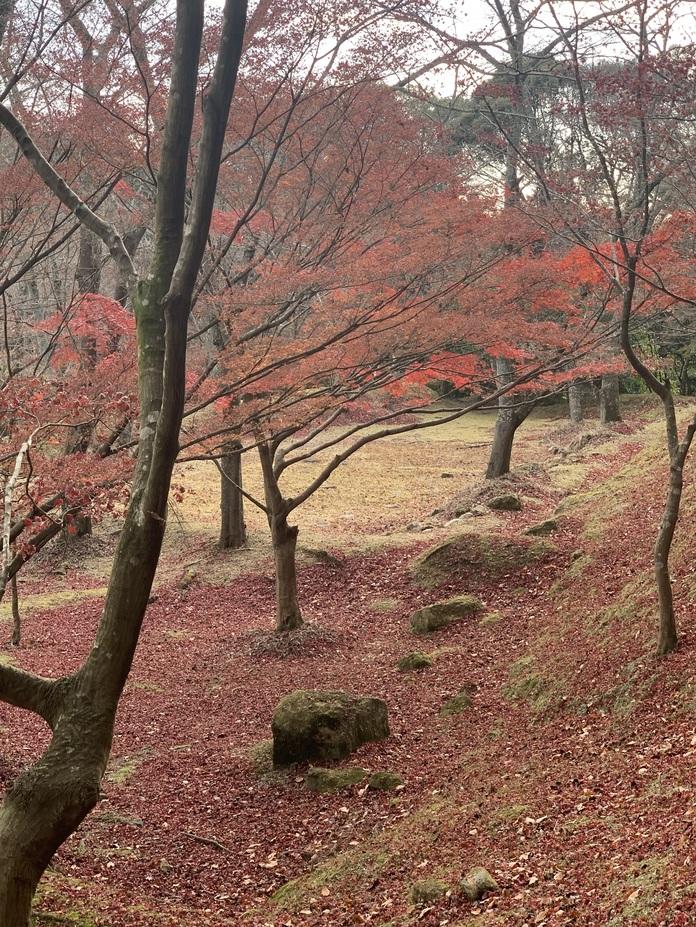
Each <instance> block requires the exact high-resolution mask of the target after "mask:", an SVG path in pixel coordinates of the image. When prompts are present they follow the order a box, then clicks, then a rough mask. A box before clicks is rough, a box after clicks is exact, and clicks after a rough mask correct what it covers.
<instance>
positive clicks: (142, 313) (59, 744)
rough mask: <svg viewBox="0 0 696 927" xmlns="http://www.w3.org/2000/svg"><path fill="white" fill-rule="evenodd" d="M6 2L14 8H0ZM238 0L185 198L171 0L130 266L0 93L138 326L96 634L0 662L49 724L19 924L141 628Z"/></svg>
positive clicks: (26, 785) (185, 29)
mask: <svg viewBox="0 0 696 927" xmlns="http://www.w3.org/2000/svg"><path fill="white" fill-rule="evenodd" d="M10 12H11V11H10ZM245 19H246V4H245V2H244V0H227V2H226V4H225V8H224V13H223V21H222V26H221V29H220V39H219V44H218V47H217V55H216V60H215V64H214V66H213V71H212V74H211V75H210V81H209V84H208V87H207V90H206V95H205V105H204V107H203V116H202V119H203V130H202V135H201V141H200V146H199V150H198V156H197V159H196V164H195V169H194V176H193V187H192V191H191V197H190V204H189V205H188V216H187V215H186V207H187V183H186V180H187V173H188V167H189V158H190V154H191V131H192V125H193V120H194V114H195V107H196V103H197V101H198V99H199V54H200V47H201V38H202V34H203V27H204V22H203V4H202V3H189V2H184V0H179V2H178V3H177V9H176V31H175V38H174V45H173V48H172V54H171V67H172V71H171V81H170V86H169V102H168V107H167V115H166V121H165V124H164V131H163V135H162V143H161V150H160V157H159V168H158V192H157V215H156V222H155V245H154V251H153V257H152V260H151V263H150V266H149V268H148V272H147V274H146V275H145V276H142V277H140V278H138V277H137V276H136V274H135V271H134V269H133V265H132V261H131V258H130V255H129V254H128V251H127V250H126V248H125V246H124V244H123V241H122V238H121V237H120V235H119V234H118V232H117V231H116V229H115V228H114V227H113V226H112V225H111V224H109V223H108V222H106V221H105V220H104V219H102V218H100V217H99V216H98V215H97V214H96V213H95V212H94V211H93V210H91V209H90V208H89V207H88V206H87V204H86V203H85V202H84V201H83V200H82V199H81V198H80V197H79V196H78V195H77V193H76V192H75V191H74V190H73V189H72V188H71V187H70V186H69V185H68V184H67V183H66V182H65V180H64V179H63V178H62V177H61V176H60V174H59V173H58V172H57V171H56V170H55V168H54V167H52V166H51V165H50V164H49V162H48V161H47V160H46V159H45V158H44V157H43V155H42V154H41V152H40V151H39V149H38V148H37V146H36V145H35V143H34V141H33V139H32V138H31V136H30V135H29V134H28V132H27V131H26V129H25V127H24V126H23V125H22V123H21V122H20V121H19V120H18V119H17V118H16V116H15V115H14V114H13V112H12V111H11V110H10V109H9V108H8V107H7V105H6V104H4V103H3V104H2V105H0V124H1V125H2V126H3V127H4V128H5V129H6V130H7V131H8V132H9V133H10V135H11V136H12V138H13V139H14V140H15V142H16V144H17V145H18V147H19V149H20V150H21V152H22V154H23V155H24V157H25V158H26V159H27V160H28V161H29V163H30V164H31V165H32V167H33V169H34V170H35V171H36V173H37V174H38V176H39V177H40V178H41V179H42V180H43V181H44V183H45V184H46V185H47V186H48V187H49V189H50V190H51V191H52V192H53V194H54V195H55V196H56V198H57V199H58V200H60V202H61V203H62V205H63V206H64V207H65V208H67V209H69V210H71V211H72V212H74V214H75V215H76V217H77V218H78V219H79V221H80V222H81V223H82V224H83V225H84V226H85V227H86V228H87V229H88V230H89V231H90V232H92V233H93V234H95V235H96V236H98V237H99V238H100V239H101V240H102V241H103V242H104V244H105V245H106V247H107V249H108V251H109V253H110V255H111V256H112V258H113V260H114V261H115V262H116V263H117V265H118V266H119V267H120V268H121V269H122V270H123V272H124V273H127V275H128V278H129V280H130V289H131V294H132V299H133V305H134V309H135V318H136V326H137V333H138V352H139V354H138V356H139V360H138V366H139V376H140V379H139V393H140V434H139V440H138V457H137V462H136V468H135V475H134V479H133V484H132V487H131V498H130V503H129V506H128V511H127V513H126V517H125V521H124V526H123V530H122V532H121V535H120V538H119V541H118V546H117V550H116V554H115V558H114V563H113V568H112V573H111V578H110V582H109V587H108V591H107V595H106V601H105V605H104V610H103V613H102V617H101V620H100V623H99V627H98V630H97V634H96V637H95V641H94V646H93V647H92V649H91V651H90V652H89V654H88V656H87V658H86V659H85V662H84V663H83V665H82V666H81V667H80V669H79V670H78V671H77V672H76V673H74V674H72V675H71V676H68V677H65V678H63V679H59V680H49V679H44V678H42V677H39V676H35V675H33V674H31V673H27V672H24V671H21V670H18V669H15V668H13V667H10V666H5V665H2V666H0V698H2V699H3V701H5V702H6V703H9V704H11V705H16V706H18V707H20V708H24V709H27V710H29V711H33V712H35V713H36V714H38V715H40V716H41V717H43V718H44V719H45V721H46V722H47V723H48V724H49V726H50V727H51V730H52V734H51V739H50V743H49V746H48V747H47V749H46V751H45V752H44V754H43V756H42V757H41V758H40V759H39V760H38V761H37V762H36V763H35V764H34V765H33V766H32V767H30V768H29V769H27V770H26V771H25V772H23V773H22V774H21V775H20V776H19V778H18V779H17V780H16V781H15V783H14V784H13V786H12V787H11V789H10V790H9V791H8V793H7V795H6V797H5V800H4V802H3V804H2V807H1V808H0V921H2V923H3V924H6V925H7V927H26V925H27V924H28V923H29V914H30V907H31V899H32V896H33V893H34V891H35V889H36V886H37V884H38V882H39V879H40V878H41V875H42V873H43V871H44V869H45V868H46V866H47V865H48V863H49V862H50V860H51V857H52V856H53V854H54V853H55V851H56V849H57V848H58V847H59V846H60V844H61V843H62V842H63V841H64V840H65V839H66V837H67V836H69V834H70V833H72V832H73V831H74V829H75V828H76V827H77V826H78V824H79V823H80V822H81V821H82V819H83V818H84V817H85V815H86V814H87V813H88V812H89V811H90V810H91V808H92V807H93V806H94V804H95V803H96V802H97V800H98V797H99V783H100V781H101V777H102V775H103V772H104V769H105V766H106V762H107V759H108V755H109V749H110V745H111V738H112V732H113V724H114V718H115V715H116V709H117V707H118V702H119V699H120V696H121V692H122V690H123V686H124V684H125V681H126V678H127V675H128V672H129V670H130V666H131V662H132V659H133V655H134V652H135V648H136V645H137V641H138V636H139V632H140V626H141V622H142V619H143V616H144V613H145V609H146V606H147V600H148V597H149V594H150V588H151V584H152V580H153V577H154V573H155V569H156V566H157V561H158V558H159V552H160V548H161V543H162V537H163V533H164V525H165V519H166V505H167V495H168V490H169V484H170V480H171V474H172V468H173V466H174V461H175V459H176V454H177V450H178V434H179V428H180V424H181V416H182V413H183V407H184V396H185V371H186V337H187V323H188V316H189V312H190V308H191V302H192V298H193V292H194V285H195V280H196V275H197V273H198V270H199V268H200V265H201V262H202V258H203V252H204V249H205V244H206V237H207V234H208V229H209V225H210V218H211V215H212V210H213V205H214V197H215V190H216V185H217V177H218V169H219V163H220V158H221V155H222V148H223V143H224V137H225V128H226V124H227V117H228V112H229V108H230V104H231V100H232V95H233V92H234V87H235V81H236V76H237V70H238V67H239V61H240V57H241V53H242V41H243V35H244V26H245Z"/></svg>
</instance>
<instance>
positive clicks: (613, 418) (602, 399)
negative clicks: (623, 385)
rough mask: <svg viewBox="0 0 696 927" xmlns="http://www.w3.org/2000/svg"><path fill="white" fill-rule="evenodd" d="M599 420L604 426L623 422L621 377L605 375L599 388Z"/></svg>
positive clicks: (610, 374)
mask: <svg viewBox="0 0 696 927" xmlns="http://www.w3.org/2000/svg"><path fill="white" fill-rule="evenodd" d="M599 420H600V422H601V423H602V425H610V424H611V423H612V422H620V421H621V406H620V403H619V375H618V374H617V373H605V374H604V376H603V377H602V382H601V385H600V387H599Z"/></svg>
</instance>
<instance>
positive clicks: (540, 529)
mask: <svg viewBox="0 0 696 927" xmlns="http://www.w3.org/2000/svg"><path fill="white" fill-rule="evenodd" d="M554 531H558V522H557V521H556V519H555V518H547V519H546V520H545V521H540V522H539V524H538V525H530V526H529V528H527V529H526V530H525V532H524V533H525V534H531V535H532V536H533V537H543V536H545V535H547V534H553V532H554Z"/></svg>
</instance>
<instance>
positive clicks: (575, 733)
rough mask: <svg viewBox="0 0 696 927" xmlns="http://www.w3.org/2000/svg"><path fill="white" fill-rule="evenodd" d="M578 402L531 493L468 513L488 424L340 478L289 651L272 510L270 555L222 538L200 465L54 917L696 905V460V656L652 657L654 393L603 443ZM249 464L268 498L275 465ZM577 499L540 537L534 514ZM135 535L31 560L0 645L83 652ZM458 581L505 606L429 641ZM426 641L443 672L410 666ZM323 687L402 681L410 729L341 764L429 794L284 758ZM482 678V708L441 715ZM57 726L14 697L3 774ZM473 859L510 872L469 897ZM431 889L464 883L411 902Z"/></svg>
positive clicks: (562, 918) (349, 919)
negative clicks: (283, 725)
mask: <svg viewBox="0 0 696 927" xmlns="http://www.w3.org/2000/svg"><path fill="white" fill-rule="evenodd" d="M558 414H559V413H558V412H557V411H554V410H551V411H548V410H547V411H545V412H544V413H543V414H541V415H537V416H536V417H535V418H534V419H533V420H532V421H530V422H529V423H528V424H526V425H525V426H524V428H523V430H522V432H521V434H520V440H519V442H518V446H517V448H516V456H515V467H516V470H515V475H514V480H513V485H514V486H515V487H516V488H517V489H518V490H519V491H520V492H521V493H522V495H523V497H524V506H523V509H522V511H520V512H504V513H492V512H491V513H490V514H486V515H482V516H480V517H472V518H468V519H464V520H462V521H457V522H455V523H454V524H449V525H447V524H446V522H447V521H448V520H449V515H450V514H452V511H453V510H456V508H457V499H458V498H460V497H465V496H467V495H469V496H470V495H471V494H472V493H473V492H474V490H475V488H476V487H477V485H479V484H480V474H481V472H482V469H483V462H484V460H485V456H486V446H485V445H486V442H487V441H488V440H489V439H490V433H491V428H492V419H491V417H490V416H484V415H480V416H475V417H474V416H471V417H469V418H467V419H464V420H462V421H461V422H460V423H458V424H457V425H456V426H450V427H449V428H448V429H447V431H445V430H433V431H430V432H420V433H419V434H418V435H417V436H416V435H415V434H414V435H411V436H403V437H402V438H400V439H398V440H396V439H395V440H392V441H390V442H381V443H379V442H378V443H376V444H374V445H372V446H371V447H370V449H369V451H367V452H366V453H365V454H364V455H362V456H358V457H356V458H355V459H354V460H353V461H351V462H350V463H349V464H348V465H346V467H345V468H341V469H340V470H339V471H338V472H337V474H336V475H335V477H336V478H335V479H334V480H332V482H331V483H330V484H329V485H328V486H327V487H326V489H325V490H324V491H323V492H322V493H320V494H319V496H318V497H315V499H314V500H311V501H310V503H308V504H307V505H306V506H303V507H302V508H301V509H300V510H299V512H298V522H299V524H300V526H301V535H300V537H301V543H304V544H305V545H306V546H307V547H309V548H312V549H313V548H322V549H327V550H328V551H329V552H330V553H331V554H333V555H334V557H335V558H336V562H334V561H333V560H332V561H331V562H328V563H327V562H321V561H317V557H316V555H312V554H307V555H305V556H304V557H303V561H302V569H301V572H300V586H301V590H300V592H301V599H302V604H303V606H304V611H305V618H306V619H307V622H308V628H307V630H306V631H305V632H303V633H298V634H297V635H295V636H294V638H293V639H292V640H291V641H290V642H289V643H287V642H286V643H285V644H282V643H281V642H280V641H279V640H278V638H277V637H276V636H275V635H273V634H272V633H271V627H272V614H273V578H272V573H271V571H270V561H269V556H268V544H267V540H266V538H265V535H264V533H263V527H264V526H263V521H262V518H261V517H260V515H259V514H257V513H254V512H251V511H248V519H247V520H248V522H249V525H250V529H251V531H250V550H249V551H244V552H241V553H221V552H219V551H216V550H215V548H214V540H215V532H216V515H217V499H216V494H217V485H216V480H215V478H214V473H211V472H210V470H208V469H207V468H205V466H204V465H202V464H201V465H191V466H189V467H187V468H186V470H185V471H183V472H182V473H181V474H180V476H181V482H183V483H184V484H185V485H186V486H187V489H188V492H187V493H186V497H185V500H184V502H183V503H182V504H181V506H180V507H179V509H178V510H177V511H176V512H174V513H173V516H174V517H173V518H172V521H171V525H170V528H169V531H168V540H167V545H166V550H165V556H164V562H163V569H162V571H161V573H160V576H159V580H158V587H157V592H156V599H155V601H154V602H153V604H152V605H151V606H150V608H149V609H148V613H147V616H146V621H145V626H144V632H143V638H142V642H141V646H140V648H139V651H138V655H137V659H136V664H135V667H134V670H133V673H132V675H131V678H130V680H129V682H128V686H127V689H126V693H125V695H124V699H123V703H122V707H121V711H120V714H119V718H118V724H117V730H116V736H115V740H114V750H113V756H112V760H111V763H110V767H109V771H108V774H107V777H106V780H105V783H104V796H103V800H102V802H101V803H100V804H99V806H98V807H97V809H96V810H95V811H94V813H93V814H92V815H91V816H90V817H89V818H88V820H87V821H86V822H85V823H84V825H83V826H82V827H81V828H80V830H79V831H78V833H77V834H76V835H75V836H74V837H73V838H72V839H71V840H70V841H69V842H68V843H67V845H66V846H65V847H64V849H63V850H62V851H61V853H60V854H59V856H58V857H57V859H56V860H55V864H54V866H53V868H52V869H51V871H50V872H49V874H48V876H47V878H46V879H45V882H44V884H43V887H42V891H41V896H40V899H39V901H38V904H37V910H36V914H35V922H36V925H44V924H49V923H54V924H55V923H64V924H75V925H81V927H102V925H103V927H107V925H108V927H127V925H128V927H145V925H148V927H149V925H155V927H157V925H162V927H174V925H202V927H217V925H220V927H223V925H240V927H244V925H249V927H265V925H268V927H320V925H321V927H329V925H332V927H342V925H353V924H371V925H377V927H406V925H412V924H414V925H415V924H424V925H441V927H445V925H447V927H465V925H466V927H473V925H483V927H507V925H510V927H513V925H514V927H524V925H527V927H565V925H582V927H600V925H601V927H623V925H626V927H628V925H630V927H658V925H665V927H672V925H674V927H679V925H687V924H696V840H695V837H696V835H695V834H694V826H695V822H696V797H695V796H694V782H695V780H696V659H695V656H696V654H695V653H694V650H695V649H696V570H695V564H694V558H693V532H692V530H691V526H692V524H693V517H694V515H695V514H696V492H694V489H693V484H692V482H691V474H692V473H693V466H694V465H693V464H691V466H690V472H689V474H688V475H687V489H686V495H685V501H684V506H685V512H684V516H683V519H682V523H681V526H680V530H679V533H678V536H677V539H676V541H675V552H674V579H675V602H676V607H677V611H678V615H679V622H680V630H681V634H682V640H681V646H680V649H679V650H678V652H677V653H676V654H674V655H672V656H670V657H669V658H666V659H663V660H656V659H655V658H654V657H653V656H652V648H653V643H654V637H655V609H654V605H653V600H652V588H651V578H650V547H651V543H652V538H653V535H654V532H655V529H656V525H657V522H658V520H659V517H660V513H661V508H662V498H663V494H664V491H663V485H664V477H665V462H664V453H663V451H662V446H663V442H662V431H661V427H660V423H659V421H658V420H657V418H656V414H655V412H654V410H652V409H650V408H647V407H645V406H644V405H642V404H638V403H636V404H634V405H633V406H632V407H631V411H630V412H629V414H628V416H627V421H626V423H624V424H622V425H621V426H617V427H616V428H615V429H613V430H607V431H605V432H603V433H602V432H600V431H599V430H598V429H597V427H596V425H592V423H586V424H584V425H583V426H579V427H576V428H575V429H573V428H571V427H570V426H569V425H568V424H567V423H564V422H563V421H562V420H561V419H560V418H558V417H557V415H558ZM588 432H592V433H593V437H592V438H591V439H590V440H589V441H588V443H587V444H585V446H584V447H579V445H580V444H582V441H578V440H577V439H578V436H579V435H580V434H581V433H588ZM559 448H560V449H561V451H560V452H559V450H558V449H559ZM443 474H451V476H443ZM308 476H311V467H310V466H308V467H307V472H306V473H304V474H302V478H303V479H306V478H307V477H308ZM296 478H297V479H298V480H299V479H300V477H299V476H297V477H296ZM245 479H246V486H247V487H248V488H250V490H251V491H252V492H254V491H255V489H258V487H257V486H256V483H255V480H256V479H257V477H256V476H255V473H254V471H253V468H249V472H248V473H245ZM435 509H440V510H443V511H444V514H439V515H436V516H432V515H431V514H430V513H431V512H432V511H433V510H435ZM551 516H553V517H554V518H555V519H556V520H557V527H556V530H554V531H553V533H551V534H550V535H549V536H548V537H547V538H545V539H544V540H545V542H546V543H545V544H544V546H541V545H540V544H539V542H532V540H531V539H530V538H529V537H528V536H527V535H525V534H524V531H525V529H526V528H527V527H529V526H530V525H534V524H536V523H538V522H540V521H541V520H542V519H546V518H549V517H551ZM412 523H415V525H416V528H417V529H418V530H414V529H413V528H411V530H407V526H408V525H409V524H412ZM431 525H432V527H430V526H431ZM423 528H424V529H425V530H420V529H423ZM110 530H112V529H107V528H104V529H103V530H102V532H101V534H99V535H98V536H97V537H96V538H95V539H93V540H92V541H88V542H86V543H85V545H84V546H82V547H81V546H80V545H79V544H76V543H74V544H71V545H70V546H69V547H68V548H66V549H64V550H63V551H62V552H60V553H59V554H55V555H53V557H52V559H50V558H45V559H42V560H41V561H38V558H37V563H36V564H35V565H34V568H33V570H32V572H31V573H29V574H28V575H27V576H26V577H24V578H23V580H22V598H23V602H24V606H23V607H24V612H25V632H24V633H25V638H24V643H23V646H22V647H21V648H20V649H19V650H18V651H16V652H12V653H10V652H8V651H6V650H4V651H0V659H2V658H5V659H13V660H15V661H16V662H17V663H18V664H19V665H22V666H25V667H27V668H30V669H32V670H35V671H38V672H41V673H43V674H46V675H49V674H54V673H55V674H58V673H64V672H66V671H70V670H71V669H73V668H74V667H75V666H76V665H77V664H78V663H79V661H80V659H81V657H82V656H83V655H84V651H85V648H86V647H87V646H88V644H89V641H90V638H91V633H92V631H93V628H94V626H95V623H96V621H97V619H98V616H99V609H100V603H101V597H102V596H103V592H104V584H105V579H106V575H107V574H106V570H107V566H108V556H109V552H110V545H111V544H112V543H113V535H112V534H110V533H109V531H110ZM460 534H465V535H466V536H467V537H466V540H465V546H466V544H469V543H470V544H471V550H472V552H473V553H472V555H471V557H469V558H467V557H463V558H462V559H461V562H460V563H459V564H458V566H456V567H455V568H453V569H451V570H450V571H449V572H448V573H447V574H446V575H444V576H442V577H440V578H439V581H438V582H437V583H436V584H435V585H430V586H425V585H423V582H422V576H420V574H419V573H418V571H417V569H415V568H414V565H415V566H417V563H418V556H419V554H421V553H422V552H423V551H424V550H426V549H427V548H429V547H430V546H432V545H434V544H437V543H440V542H442V541H444V540H446V539H448V538H450V537H453V536H455V535H460ZM481 538H483V540H484V543H483V544H481V541H480V539H481ZM530 545H531V546H533V551H534V556H531V555H530ZM482 550H485V551H487V553H486V555H485V556H481V553H480V552H481V551H482ZM497 551H503V554H501V555H500V556H498V554H497ZM516 552H517V553H516ZM187 570H189V571H190V572H189V577H188V579H189V580H190V582H189V584H188V585H187V587H186V588H182V583H181V581H180V577H181V575H182V574H183V573H184V572H186V571H187ZM191 571H192V572H191ZM194 573H195V576H194ZM461 592H467V593H472V594H474V595H476V596H478V597H479V598H480V599H481V600H482V602H483V604H484V609H483V611H482V612H481V614H480V615H479V616H477V617H472V618H470V619H466V620H464V621H462V622H459V623H457V624H454V625H452V626H450V627H449V628H447V629H445V630H441V631H439V632H436V633H435V634H432V635H429V636H427V637H422V636H416V635H414V634H413V633H412V631H411V630H410V625H409V616H410V614H411V612H412V611H413V610H414V609H415V608H417V607H419V606H421V605H425V604H428V603H429V602H432V601H436V600H438V599H442V598H445V597H447V596H449V595H452V594H456V593H461ZM0 617H2V618H3V620H5V621H6V620H7V617H6V612H2V613H0ZM2 633H3V636H4V637H7V636H8V635H7V628H5V629H4V630H3V632H2ZM413 650H425V651H427V652H428V653H430V655H431V656H432V658H433V663H432V665H431V666H429V667H428V668H426V669H424V670H421V671H418V672H411V673H404V672H400V671H399V670H398V668H397V666H396V664H397V661H398V660H399V658H400V657H402V656H404V655H405V654H407V653H409V652H411V651H413ZM298 688H330V689H336V688H345V689H347V690H349V691H352V692H356V693H361V694H363V693H364V694H371V695H375V696H378V697H380V698H383V699H384V700H385V701H386V702H387V705H388V709H389V722H390V727H391V736H390V737H389V738H388V739H387V740H384V741H382V742H378V743H372V744H369V745H365V746H364V747H362V748H361V749H360V750H359V751H358V752H357V753H356V754H355V755H354V756H353V757H351V758H350V760H348V761H346V762H345V763H343V764H341V765H344V766H348V765H350V766H353V765H357V766H360V767H363V768H365V769H367V770H370V771H387V770H388V771H391V772H396V773H398V774H399V775H400V776H402V777H403V780H404V787H403V788H402V789H399V790H398V791H395V792H378V791H373V790H371V789H366V788H365V787H364V783H358V784H357V785H355V786H353V787H351V788H350V789H348V790H346V791H341V792H338V793H335V794H327V795H317V794H314V793H312V792H310V791H309V790H308V789H307V787H306V784H305V781H304V778H305V773H306V769H305V768H302V767H298V768H293V769H292V770H290V771H288V772H287V773H280V772H274V771H273V770H272V768H271V767H270V763H269V752H268V745H269V737H270V720H271V716H272V714H273V710H274V708H275V706H276V704H277V702H278V700H279V699H280V698H281V697H282V696H283V695H284V694H286V693H287V692H290V691H292V690H294V689H298ZM463 689H466V690H467V691H468V692H471V693H473V695H472V704H471V706H470V707H469V708H468V709H466V710H465V711H463V712H461V713H460V714H456V715H443V714H441V709H442V707H443V705H444V704H445V703H446V702H447V701H448V700H449V699H450V698H452V696H454V695H456V694H457V693H458V692H460V691H461V690H463ZM46 736H47V735H46V730H45V728H44V726H43V724H42V722H40V721H38V720H36V719H34V718H33V717H30V716H27V715H23V714H20V713H18V712H15V711H12V710H10V709H6V708H3V709H1V710H0V785H2V784H3V783H7V782H9V781H10V780H11V779H12V778H13V776H15V775H16V773H17V772H18V770H19V769H20V768H21V767H22V766H23V765H24V764H25V763H27V762H28V761H30V760H31V759H32V758H33V757H35V756H36V755H37V753H38V752H39V750H40V749H41V746H42V745H43V744H44V743H45V742H46ZM472 866H485V867H486V868H487V869H488V870H489V871H490V872H491V873H492V874H493V875H494V876H495V878H496V880H497V881H498V883H499V886H500V890H499V891H498V892H496V893H493V894H491V895H489V896H487V897H486V898H485V899H484V900H483V901H482V902H479V903H477V904H472V903H470V902H469V901H467V900H466V898H465V896H464V895H463V894H462V893H461V892H460V891H459V890H458V884H459V881H460V879H461V877H462V875H463V874H464V873H465V872H466V871H467V870H468V869H469V868H470V867H472ZM424 879H437V880H441V881H442V882H443V883H444V885H445V886H447V887H448V888H450V889H451V891H448V892H447V893H446V894H445V895H444V896H443V897H442V898H440V899H439V900H436V901H434V902H433V903H432V904H428V905H425V906H414V905H412V904H411V903H410V900H409V888H410V887H411V886H412V885H413V883H415V882H417V881H419V880H424Z"/></svg>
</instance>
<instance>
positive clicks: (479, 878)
mask: <svg viewBox="0 0 696 927" xmlns="http://www.w3.org/2000/svg"><path fill="white" fill-rule="evenodd" d="M460 888H461V890H462V891H463V892H464V894H465V895H466V897H467V898H468V899H469V901H479V900H480V899H481V898H483V896H484V895H485V894H486V892H495V891H497V890H498V883H497V882H496V881H495V879H494V878H493V876H492V875H491V874H490V872H489V871H488V870H487V869H484V868H483V866H474V868H473V869H470V870H469V871H468V872H467V874H466V875H465V876H464V878H463V879H462V881H461V884H460Z"/></svg>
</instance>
